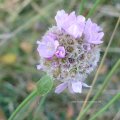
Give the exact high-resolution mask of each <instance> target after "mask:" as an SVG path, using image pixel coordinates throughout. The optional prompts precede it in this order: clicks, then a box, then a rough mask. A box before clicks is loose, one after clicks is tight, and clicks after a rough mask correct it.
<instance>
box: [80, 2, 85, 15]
mask: <svg viewBox="0 0 120 120" xmlns="http://www.w3.org/2000/svg"><path fill="white" fill-rule="evenodd" d="M85 2H86V0H81V3H80V7H79V8H80V9H79V14H82V12H83V8H84V4H85Z"/></svg>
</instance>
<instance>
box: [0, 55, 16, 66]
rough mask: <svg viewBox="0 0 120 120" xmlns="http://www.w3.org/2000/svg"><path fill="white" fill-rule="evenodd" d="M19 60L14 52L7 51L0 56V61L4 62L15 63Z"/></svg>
mask: <svg viewBox="0 0 120 120" xmlns="http://www.w3.org/2000/svg"><path fill="white" fill-rule="evenodd" d="M16 60H17V56H16V54H14V53H7V54H5V55H3V56H1V57H0V62H1V63H3V64H14V63H15V62H16Z"/></svg>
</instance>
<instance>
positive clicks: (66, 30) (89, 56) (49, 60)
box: [37, 10, 104, 93]
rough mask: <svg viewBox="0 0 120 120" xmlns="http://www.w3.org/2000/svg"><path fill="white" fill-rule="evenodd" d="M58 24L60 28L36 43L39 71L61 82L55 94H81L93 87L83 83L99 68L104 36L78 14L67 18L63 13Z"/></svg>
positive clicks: (60, 12) (57, 16)
mask: <svg viewBox="0 0 120 120" xmlns="http://www.w3.org/2000/svg"><path fill="white" fill-rule="evenodd" d="M55 20H56V23H57V26H53V27H52V28H50V29H49V30H48V31H47V32H46V34H45V35H44V36H43V38H42V40H41V41H38V42H37V43H38V48H37V50H38V52H39V55H40V65H38V66H37V69H42V70H43V71H46V72H47V74H48V75H50V76H52V77H53V78H54V80H57V81H60V82H61V84H60V85H58V86H57V87H56V89H55V92H56V93H61V92H62V91H63V90H64V89H66V88H68V89H69V91H70V92H71V93H81V92H82V88H83V87H90V86H88V85H87V84H85V83H84V81H85V79H86V78H87V76H88V75H89V74H90V73H91V72H92V71H93V70H94V69H95V68H96V67H97V63H98V61H99V57H100V46H99V44H101V43H102V41H101V40H102V37H103V35H104V33H103V32H102V29H101V28H100V27H99V26H98V25H97V24H95V23H93V22H92V21H91V20H90V19H88V20H85V17H84V16H81V15H78V16H77V15H76V14H75V12H72V13H70V14H68V13H66V12H65V11H64V10H60V11H58V12H57V15H56V16H55Z"/></svg>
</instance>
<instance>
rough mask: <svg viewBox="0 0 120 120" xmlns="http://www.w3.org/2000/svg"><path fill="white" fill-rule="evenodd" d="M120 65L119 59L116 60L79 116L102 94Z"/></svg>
mask: <svg viewBox="0 0 120 120" xmlns="http://www.w3.org/2000/svg"><path fill="white" fill-rule="evenodd" d="M119 65H120V59H119V60H118V61H117V62H116V64H115V65H114V66H113V68H112V70H111V71H110V72H109V74H108V75H107V77H106V79H105V80H104V82H103V84H102V86H101V88H100V90H98V92H97V93H96V95H95V96H94V97H93V99H92V100H91V102H90V103H89V104H88V106H87V107H86V108H85V109H84V110H83V112H82V113H81V115H80V118H82V117H83V115H84V114H85V113H86V112H87V111H88V110H89V108H90V107H91V106H92V105H93V104H94V101H95V100H97V98H98V97H99V96H100V95H101V94H102V92H103V91H104V89H105V88H106V87H107V84H108V83H109V82H110V78H111V76H112V75H113V73H114V72H115V71H116V69H117V68H118V67H119Z"/></svg>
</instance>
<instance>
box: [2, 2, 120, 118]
mask: <svg viewBox="0 0 120 120" xmlns="http://www.w3.org/2000/svg"><path fill="white" fill-rule="evenodd" d="M94 2H95V0H86V3H85V4H84V7H83V9H82V14H83V15H84V16H86V15H87V13H88V12H89V10H90V9H91V8H92V6H93V4H94ZM80 4H81V0H0V120H7V119H8V117H9V116H10V115H11V113H12V112H13V111H14V110H15V108H16V107H17V106H18V105H19V104H20V103H21V102H22V101H23V100H24V98H25V97H26V96H27V95H28V94H29V93H30V92H31V91H32V90H33V89H34V88H35V87H36V84H35V83H36V82H37V81H38V80H39V79H40V78H41V76H42V75H43V74H44V73H43V72H41V71H38V70H36V65H37V64H38V63H39V56H38V54H37V51H36V48H37V45H36V41H37V40H38V39H40V38H41V37H42V35H43V34H44V33H45V32H46V30H47V29H48V28H49V27H51V26H52V25H55V20H54V16H55V15H56V12H57V11H58V10H60V9H64V10H66V11H67V12H71V11H76V12H77V14H79V13H80ZM119 16H120V1H119V0H101V2H100V3H99V6H97V9H96V10H95V11H94V14H93V15H92V16H91V18H92V20H93V21H95V22H97V23H98V24H99V25H100V26H101V27H102V28H103V31H104V32H105V37H104V45H103V46H102V51H101V57H102V55H103V54H104V51H105V48H106V46H107V44H108V42H109V40H110V37H111V34H112V32H113V29H114V27H115V25H116V21H117V19H118V17H119ZM119 58H120V26H119V27H118V29H117V31H116V33H115V36H114V38H113V42H112V44H111V46H110V49H109V51H108V54H107V57H106V59H105V62H104V65H103V67H102V69H101V70H100V76H99V78H98V80H97V82H96V85H95V87H94V89H93V92H92V94H91V96H90V99H91V98H92V97H93V96H94V94H95V92H96V90H98V89H99V87H100V86H101V83H102V82H103V81H104V78H105V77H106V75H107V73H108V72H109V70H110V69H111V68H112V67H113V65H114V64H115V62H116V61H117V60H118V59H119ZM94 75H95V72H94V73H92V74H91V76H90V77H89V79H87V82H88V84H91V82H92V80H93V77H94ZM87 92H88V89H84V90H83V93H82V94H70V93H68V92H67V91H65V92H63V93H62V94H60V95H56V94H55V93H54V90H53V91H51V92H50V93H49V94H48V95H47V97H46V98H45V100H43V102H42V105H40V104H39V103H40V100H41V97H39V96H38V97H37V98H35V99H34V100H32V101H30V103H29V105H28V107H27V108H26V109H24V110H23V111H21V114H22V116H21V115H20V116H19V117H18V118H19V120H20V119H21V120H74V119H75V118H76V116H77V115H78V113H79V110H80V108H81V106H82V104H83V102H82V101H84V99H85V96H86V94H87ZM118 92H120V71H119V70H117V72H116V73H115V74H114V75H113V76H112V78H111V82H110V83H109V85H108V87H107V90H106V91H105V92H104V94H103V95H102V96H101V97H100V98H99V100H98V101H97V102H96V103H95V104H94V106H93V107H92V108H91V109H90V110H89V111H88V113H87V114H86V118H85V120H88V119H89V117H90V116H92V114H93V113H94V112H95V111H97V110H98V109H99V108H101V107H102V106H104V105H105V104H106V103H107V102H108V101H109V100H110V99H111V98H112V96H113V95H115V94H116V93H118ZM118 110H120V102H117V103H115V104H114V105H113V106H112V107H111V108H109V109H108V110H107V112H105V113H104V114H102V116H100V117H99V118H98V120H112V119H113V118H114V117H115V115H116V113H117V111H118ZM119 118H120V117H119ZM16 120H18V119H16ZM118 120H120V119H118Z"/></svg>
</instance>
